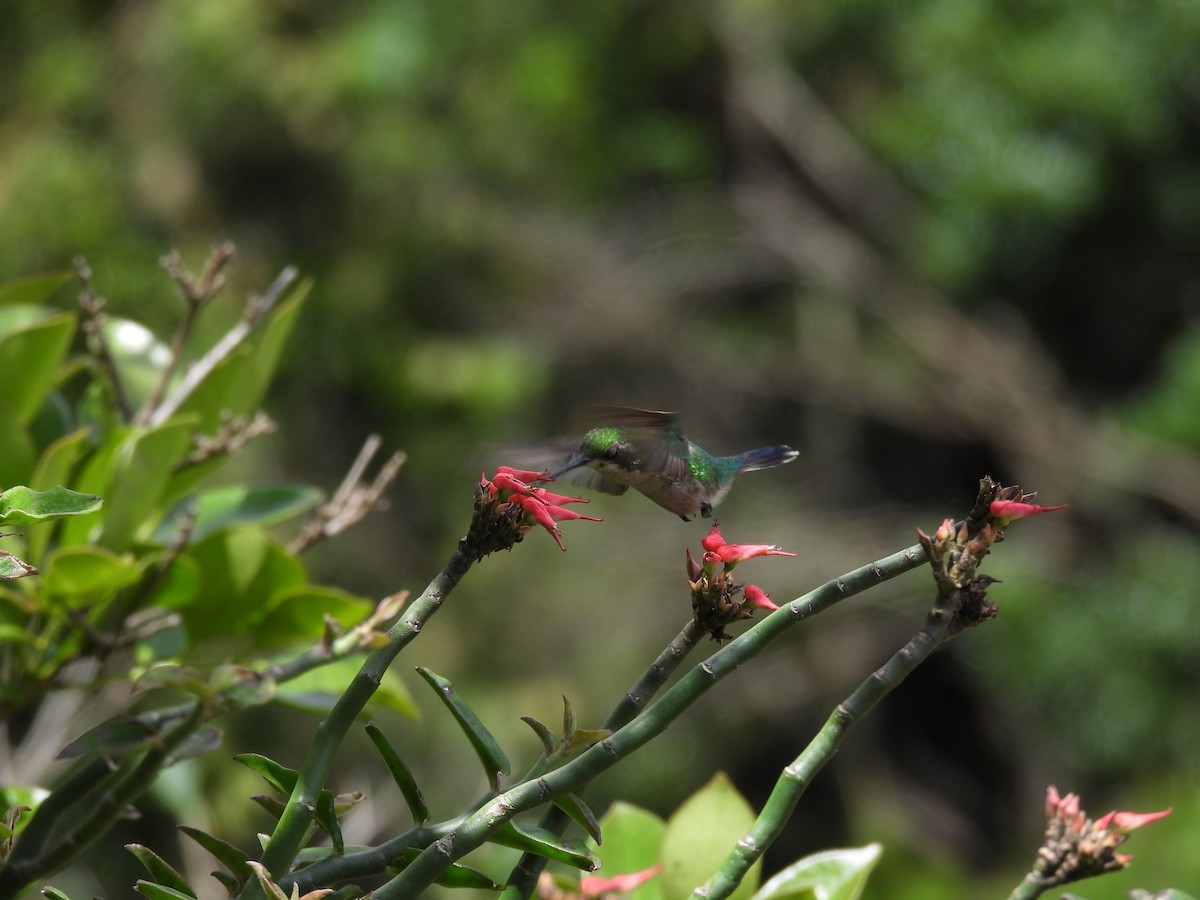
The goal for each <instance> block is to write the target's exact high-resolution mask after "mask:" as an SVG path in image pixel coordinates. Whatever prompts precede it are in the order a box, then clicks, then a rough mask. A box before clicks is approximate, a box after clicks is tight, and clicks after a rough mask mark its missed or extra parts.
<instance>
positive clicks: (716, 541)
mask: <svg viewBox="0 0 1200 900" xmlns="http://www.w3.org/2000/svg"><path fill="white" fill-rule="evenodd" d="M724 545H725V538H723V537H721V529H720V528H718V527H717V523H716V522H713V527H712V530H711V531H709V533H708V534H706V535H705V536H704V537H703V538H701V540H700V546H701V547H703V548H704V549H705V550H707V551H708V552H709V553H716V552H717V550H718V549H719V548H721V547H723V546H724Z"/></svg>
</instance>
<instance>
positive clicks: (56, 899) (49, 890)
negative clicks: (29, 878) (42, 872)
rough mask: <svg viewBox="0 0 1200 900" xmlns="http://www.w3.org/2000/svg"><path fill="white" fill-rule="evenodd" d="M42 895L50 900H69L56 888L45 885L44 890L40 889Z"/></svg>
mask: <svg viewBox="0 0 1200 900" xmlns="http://www.w3.org/2000/svg"><path fill="white" fill-rule="evenodd" d="M42 894H44V895H45V896H47V897H49V898H50V900H71V898H70V897H69V896H67V895H66V894H64V893H63V892H62V891H60V890H59V889H58V888H56V887H50V885H46V886H45V887H44V888H42Z"/></svg>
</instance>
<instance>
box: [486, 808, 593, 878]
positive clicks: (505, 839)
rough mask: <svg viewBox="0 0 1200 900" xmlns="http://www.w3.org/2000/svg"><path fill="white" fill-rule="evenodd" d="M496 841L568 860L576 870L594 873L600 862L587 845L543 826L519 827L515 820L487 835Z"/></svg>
mask: <svg viewBox="0 0 1200 900" xmlns="http://www.w3.org/2000/svg"><path fill="white" fill-rule="evenodd" d="M488 841H490V842H491V843H493V844H499V845H500V846H502V847H512V848H513V849H514V850H520V851H521V852H522V853H532V854H534V855H535V856H542V857H545V858H546V859H552V860H554V861H556V862H560V863H565V864H566V865H568V866H573V867H574V868H576V869H583V870H584V871H585V872H591V871H592V870H594V869H596V868H597V867H598V866H599V865H600V860H599V859H598V858H597V857H596V855H595V854H593V853H592V852H591V851H590V850H589V849H588V848H586V847H584V846H582V845H581V844H579V842H577V841H564V840H561V839H560V838H559V837H558V835H556V834H554V833H553V832H549V831H546V830H544V829H542V828H531V827H527V826H520V825H517V824H516V823H514V822H513V821H511V820H510V821H508V822H505V823H504V824H503V825H501V826H500V827H499V828H497V829H496V830H495V831H494V832H493V833H492V835H491V837H489V838H488Z"/></svg>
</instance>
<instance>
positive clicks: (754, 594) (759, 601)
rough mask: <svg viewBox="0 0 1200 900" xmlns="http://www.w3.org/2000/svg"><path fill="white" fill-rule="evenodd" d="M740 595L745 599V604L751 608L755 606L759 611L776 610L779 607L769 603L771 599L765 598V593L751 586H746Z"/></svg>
mask: <svg viewBox="0 0 1200 900" xmlns="http://www.w3.org/2000/svg"><path fill="white" fill-rule="evenodd" d="M742 594H743V595H744V596H745V597H746V602H747V603H749V604H750V605H751V606H757V607H758V608H759V609H767V610H776V609H779V607H778V606H777V605H776V604H774V603H772V602H771V598H770V597H768V596H767V592H766V591H764V590H763V589H762V588H760V587H756V586H755V585H753V584H748V585H746V586H745V588H743V589H742Z"/></svg>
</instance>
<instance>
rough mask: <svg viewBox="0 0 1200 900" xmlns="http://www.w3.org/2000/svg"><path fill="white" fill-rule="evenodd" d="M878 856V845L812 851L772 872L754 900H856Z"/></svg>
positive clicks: (879, 847)
mask: <svg viewBox="0 0 1200 900" xmlns="http://www.w3.org/2000/svg"><path fill="white" fill-rule="evenodd" d="M882 855H883V847H882V846H881V845H880V844H868V845H867V846H866V847H857V848H854V849H848V850H825V851H822V852H820V853H814V854H812V855H810V856H806V857H804V858H803V859H801V860H798V861H797V862H794V863H792V864H791V865H790V866H788V867H787V868H785V869H783V870H782V871H781V872H779V873H778V874H776V875H775V876H774V877H773V878H771V879H770V880H769V881H768V882H767V883H766V884H764V885H763V886H762V887H761V888H760V889H759V891H758V893H756V894H755V895H754V900H785V898H795V900H809V898H811V900H858V898H859V897H861V896H862V892H863V889H864V888H865V887H866V885H867V879H868V878H869V877H870V874H871V870H872V869H874V868H875V864H876V863H877V862H879V858H880V856H882Z"/></svg>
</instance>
